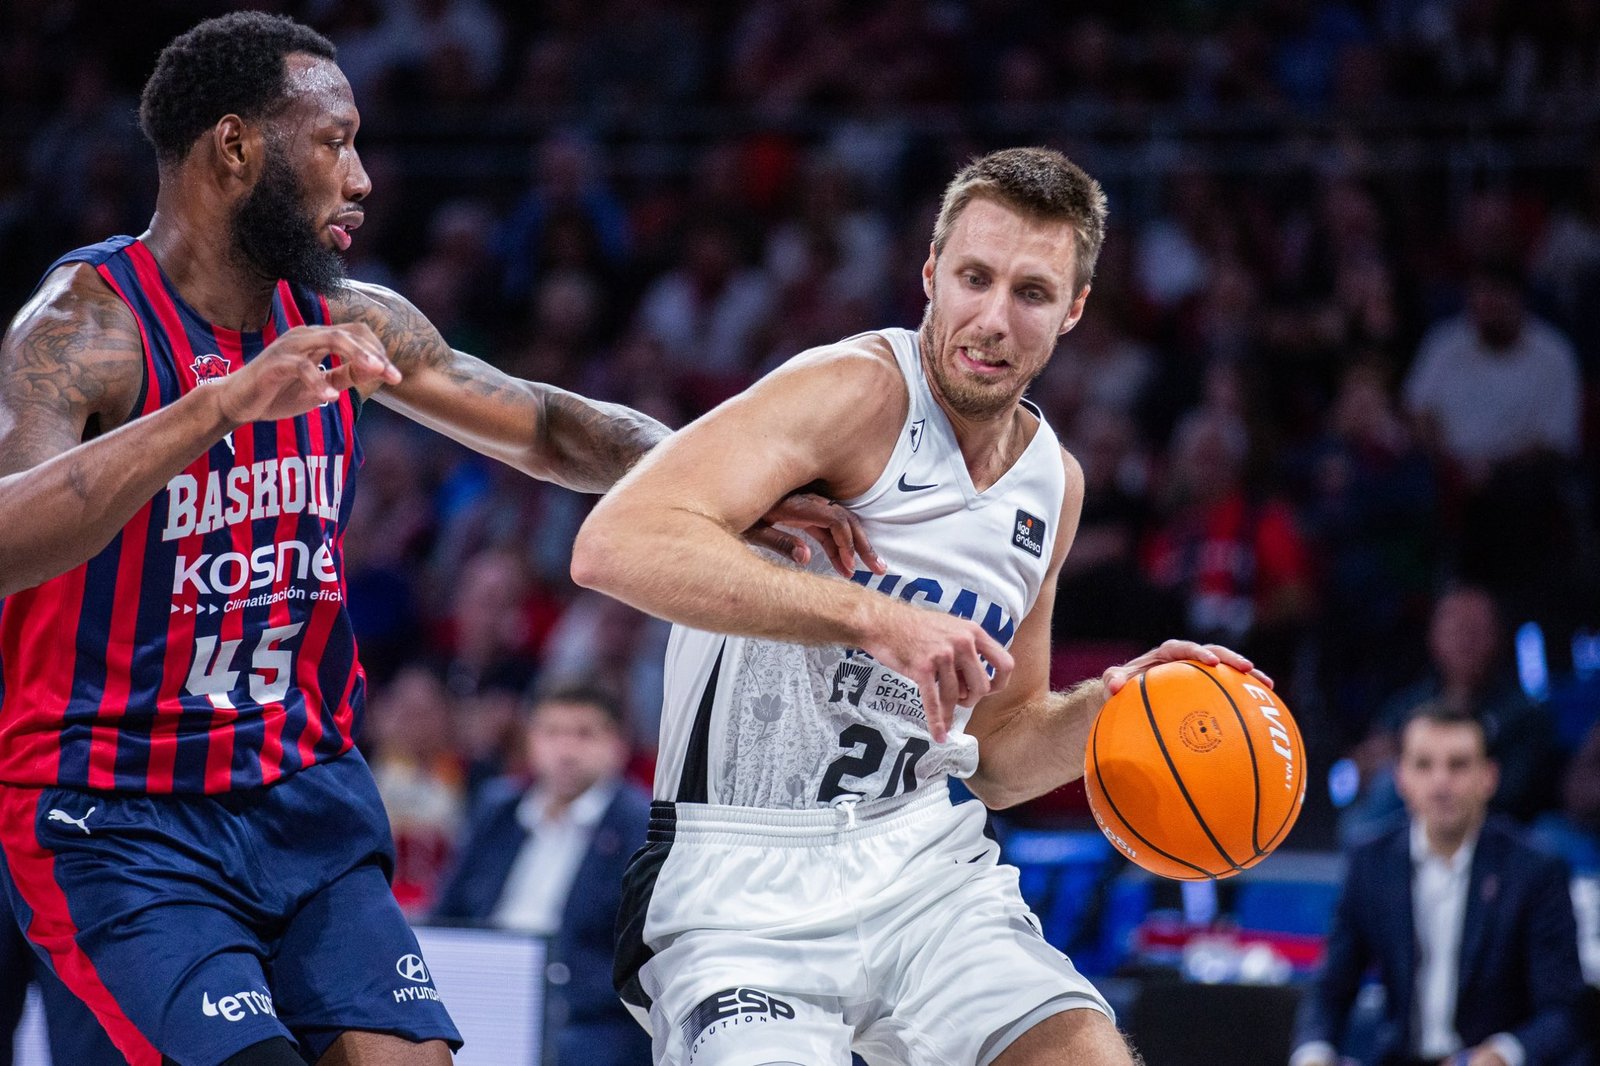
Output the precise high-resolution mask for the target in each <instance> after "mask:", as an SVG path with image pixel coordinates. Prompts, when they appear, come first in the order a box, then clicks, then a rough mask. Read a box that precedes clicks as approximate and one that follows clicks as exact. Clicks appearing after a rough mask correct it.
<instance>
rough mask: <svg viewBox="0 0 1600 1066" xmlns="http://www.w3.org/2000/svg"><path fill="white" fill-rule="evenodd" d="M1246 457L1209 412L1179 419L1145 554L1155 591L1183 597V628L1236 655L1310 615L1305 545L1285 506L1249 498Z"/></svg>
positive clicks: (1229, 427) (1244, 447) (1238, 434)
mask: <svg viewBox="0 0 1600 1066" xmlns="http://www.w3.org/2000/svg"><path fill="white" fill-rule="evenodd" d="M1248 449H1249V440H1248V436H1247V434H1246V431H1245V428H1244V425H1243V423H1242V422H1241V421H1239V420H1238V419H1237V417H1236V416H1234V415H1232V414H1230V413H1225V412H1223V411H1220V410H1214V409H1212V408H1209V407H1208V408H1203V409H1199V410H1197V411H1196V412H1194V413H1193V414H1191V415H1190V416H1188V417H1186V418H1185V419H1184V420H1183V421H1182V422H1181V423H1180V424H1179V426H1178V429H1177V430H1176V431H1175V432H1174V434H1173V443H1172V456H1171V471H1170V475H1169V483H1168V486H1167V489H1168V491H1167V497H1168V509H1167V515H1166V518H1165V521H1164V522H1163V524H1162V525H1161V526H1160V527H1159V528H1158V529H1157V530H1156V531H1155V533H1154V535H1153V536H1152V537H1151V538H1150V540H1149V542H1148V543H1147V544H1146V545H1145V550H1144V564H1145V567H1146V570H1147V571H1148V573H1149V575H1150V577H1151V579H1152V580H1153V581H1154V582H1155V583H1156V585H1157V586H1159V587H1161V588H1167V589H1174V590H1177V591H1179V592H1180V593H1181V594H1182V596H1183V597H1184V599H1185V602H1186V605H1187V627H1186V628H1188V629H1189V630H1190V631H1192V632H1195V633H1199V634H1203V636H1201V637H1200V638H1198V639H1203V640H1211V641H1216V642H1218V643H1226V644H1228V645H1229V646H1230V647H1236V648H1238V647H1243V648H1254V647H1256V646H1257V644H1256V643H1255V642H1256V641H1258V640H1259V639H1261V638H1263V637H1279V638H1281V637H1283V636H1286V635H1288V634H1290V633H1292V632H1293V630H1294V628H1295V627H1296V626H1297V625H1298V624H1299V623H1300V622H1302V621H1303V620H1304V619H1305V617H1306V615H1307V611H1308V610H1309V608H1310V606H1311V572H1310V559H1309V557H1308V554H1307V551H1306V545H1305V542H1304V540H1303V539H1302V538H1301V536H1300V533H1299V531H1298V529H1297V528H1296V525H1295V519H1294V515H1293V513H1292V512H1291V511H1290V510H1289V508H1288V507H1287V506H1286V505H1285V504H1283V503H1282V502H1281V501H1278V500H1272V499H1268V500H1265V501H1260V500H1256V499H1252V498H1251V496H1250V494H1249V493H1247V492H1246V490H1245V484H1244V462H1245V457H1246V453H1247V452H1248ZM1252 654H1254V652H1253V653H1252ZM1284 654H1285V655H1287V652H1285V653H1284ZM1263 657H1264V656H1263Z"/></svg>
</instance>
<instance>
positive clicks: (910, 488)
mask: <svg viewBox="0 0 1600 1066" xmlns="http://www.w3.org/2000/svg"><path fill="white" fill-rule="evenodd" d="M938 487H939V483H938V482H937V481H935V482H934V483H933V484H931V485H911V484H907V482H906V476H905V475H904V474H901V475H900V491H901V492H921V491H922V490H923V489H936V488H938Z"/></svg>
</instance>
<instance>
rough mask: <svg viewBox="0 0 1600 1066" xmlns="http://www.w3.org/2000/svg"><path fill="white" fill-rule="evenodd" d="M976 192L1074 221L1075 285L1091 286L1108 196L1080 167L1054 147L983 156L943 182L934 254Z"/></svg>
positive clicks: (1042, 215) (1025, 211) (1027, 210)
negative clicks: (948, 180) (943, 187)
mask: <svg viewBox="0 0 1600 1066" xmlns="http://www.w3.org/2000/svg"><path fill="white" fill-rule="evenodd" d="M975 196H984V197H988V198H989V199H991V200H998V201H999V202H1000V203H1002V204H1004V205H1005V206H1007V207H1010V208H1012V209H1014V210H1017V211H1021V212H1022V213H1023V214H1026V215H1030V216H1032V217H1034V218H1039V219H1044V220H1046V221H1050V222H1070V223H1072V226H1073V228H1074V229H1075V230H1076V231H1077V240H1076V242H1075V248H1076V251H1077V264H1076V265H1077V276H1076V277H1075V278H1074V288H1076V289H1081V288H1083V287H1084V286H1085V285H1087V284H1089V279H1090V278H1092V277H1094V264H1095V260H1096V259H1098V258H1099V257H1100V245H1101V243H1102V242H1103V241H1104V240H1105V237H1106V194H1105V191H1104V190H1102V189H1101V188H1100V183H1099V182H1097V181H1095V180H1094V179H1093V178H1091V177H1090V176H1089V175H1088V174H1087V173H1085V172H1084V170H1083V168H1082V167H1080V166H1078V164H1076V163H1074V162H1073V161H1072V160H1070V159H1068V158H1067V157H1066V156H1064V155H1062V154H1061V153H1060V152H1057V151H1055V150H1054V149H1051V148H1003V149H1001V150H1000V151H998V152H990V153H989V154H988V155H984V156H979V157H978V158H976V159H974V160H973V161H972V162H970V163H968V164H967V165H966V166H964V167H962V168H961V170H960V171H958V172H957V173H956V176H955V177H954V178H952V179H951V181H950V184H949V185H947V186H945V190H944V198H943V199H942V200H941V201H940V202H939V221H938V222H937V223H935V224H934V227H933V252H934V254H935V255H940V254H942V253H943V252H944V246H945V244H946V242H948V241H949V240H950V231H951V230H952V229H953V228H955V224H956V219H958V218H960V217H961V212H962V211H964V210H966V207H967V204H969V203H971V202H972V199H973V197H975Z"/></svg>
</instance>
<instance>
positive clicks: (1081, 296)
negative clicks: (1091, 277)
mask: <svg viewBox="0 0 1600 1066" xmlns="http://www.w3.org/2000/svg"><path fill="white" fill-rule="evenodd" d="M1088 299H1089V286H1087V285H1085V286H1084V287H1083V288H1082V289H1081V290H1080V291H1079V293H1078V296H1077V298H1076V299H1074V300H1073V301H1072V307H1071V309H1070V310H1068V311H1067V317H1066V319H1065V320H1064V321H1063V322H1062V323H1061V332H1060V334H1059V335H1060V336H1065V335H1066V333H1067V331H1068V330H1070V329H1071V328H1072V327H1073V326H1076V325H1077V324H1078V319H1080V318H1082V317H1083V305H1084V304H1085V303H1086V302H1087V301H1088Z"/></svg>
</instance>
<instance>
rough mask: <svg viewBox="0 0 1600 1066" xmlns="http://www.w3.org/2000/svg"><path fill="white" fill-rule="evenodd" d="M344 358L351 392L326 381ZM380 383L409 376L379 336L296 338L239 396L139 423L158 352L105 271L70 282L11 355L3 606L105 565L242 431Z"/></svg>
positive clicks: (11, 341) (0, 491)
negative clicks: (157, 499) (329, 368)
mask: <svg viewBox="0 0 1600 1066" xmlns="http://www.w3.org/2000/svg"><path fill="white" fill-rule="evenodd" d="M330 350H332V351H337V352H340V353H341V354H342V355H344V356H345V358H346V359H347V361H348V362H349V364H350V365H349V366H348V368H341V373H340V376H339V377H338V378H337V379H335V378H334V377H333V376H332V375H326V376H325V375H323V374H322V373H321V372H320V371H319V370H318V368H317V364H318V362H319V361H320V360H321V359H322V356H323V354H325V353H326V352H328V351H330ZM379 373H388V374H389V375H391V376H392V377H396V376H397V375H394V371H393V367H390V366H389V365H388V363H387V361H386V360H383V358H382V355H381V354H380V352H379V349H378V344H377V338H375V337H373V336H372V335H371V333H370V332H369V331H367V330H365V329H360V328H351V327H327V326H322V327H311V328H302V329H298V330H291V331H289V332H288V333H286V334H284V336H283V337H281V338H279V339H278V340H277V341H274V342H273V343H272V344H271V345H269V346H268V348H267V350H266V351H264V352H262V354H261V355H260V356H258V357H257V358H256V359H255V360H253V361H252V362H251V364H250V366H249V367H247V368H245V369H244V370H240V371H239V372H237V373H235V374H232V375H229V377H228V379H227V381H226V382H225V384H223V385H220V386H213V387H210V388H204V389H196V390H195V391H194V392H191V393H189V394H188V395H187V396H184V397H183V398H182V399H180V400H178V401H177V402H176V403H173V404H171V405H169V406H167V407H164V408H162V409H161V410H159V411H156V412H153V413H152V414H149V415H147V416H144V417H142V418H135V417H134V415H135V413H136V412H135V410H134V409H135V406H136V405H137V404H138V402H139V398H140V396H141V394H142V389H143V387H144V346H143V341H142V339H141V338H140V336H139V327H138V323H137V322H136V321H135V320H134V317H133V313H132V312H130V311H129V310H128V308H127V307H126V306H125V305H124V304H123V303H122V301H121V300H120V299H118V298H117V296H116V295H115V294H114V293H112V292H111V290H110V289H108V288H107V287H106V285H105V283H104V282H102V281H101V280H100V278H99V276H98V275H97V274H96V273H95V271H94V270H93V269H92V268H91V267H88V266H85V265H82V264H77V265H71V266H65V267H62V268H60V269H58V270H56V271H55V272H54V273H52V274H51V275H50V277H49V278H47V279H46V280H45V283H44V284H43V285H41V286H40V288H39V291H38V292H37V293H36V294H35V295H34V297H33V299H31V300H29V301H28V304H27V306H25V307H24V308H23V309H22V310H21V311H20V312H19V313H18V315H17V317H16V318H15V319H14V320H13V321H12V323H11V328H10V329H9V330H7V331H6V335H5V339H4V341H3V342H0V597H4V596H8V595H10V594H11V593H13V592H17V591H19V590H21V589H26V588H31V587H33V586H34V585H37V584H39V583H40V582H42V581H46V580H48V579H50V578H52V577H55V576H56V575H57V574H60V573H63V572H64V571H67V570H70V569H71V568H72V567H74V566H77V565H78V564H79V563H82V562H84V561H85V560H87V559H89V558H90V557H91V556H93V555H94V554H95V553H96V552H98V551H100V549H102V548H103V547H105V545H106V544H108V543H109V542H110V541H111V538H112V537H114V536H115V535H116V533H117V531H118V530H119V529H121V528H122V526H123V525H125V524H126V523H127V521H128V519H130V518H132V517H133V515H134V514H135V513H136V512H137V511H138V510H139V508H140V507H142V506H144V504H145V503H146V502H148V501H149V500H150V499H151V498H152V497H153V496H154V495H155V494H156V493H157V492H159V491H160V490H161V488H162V486H163V485H165V484H166V483H167V481H168V480H170V479H171V478H172V476H173V475H174V474H177V473H178V472H179V471H181V470H182V469H183V468H184V467H185V466H187V465H188V464H189V463H190V462H192V461H193V460H194V459H195V458H196V457H197V456H199V455H200V454H201V453H202V452H204V451H205V450H206V449H207V448H209V447H210V446H211V445H213V444H215V443H216V442H217V441H219V440H221V439H222V436H223V435H224V434H225V433H227V432H228V431H229V430H232V429H234V428H235V427H237V426H239V425H241V424H243V423H244V422H247V421H254V420H256V419H258V418H282V417H285V416H287V415H290V414H298V413H300V412H301V411H305V410H307V409H309V408H311V407H313V406H315V405H316V404H318V403H320V402H322V400H324V399H326V398H327V392H328V390H330V389H333V390H335V391H334V395H337V389H338V388H340V387H343V386H345V385H347V384H348V385H360V384H362V383H364V382H365V381H366V380H367V379H369V378H371V377H374V376H376V375H377V374H379ZM152 387H153V385H152Z"/></svg>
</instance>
